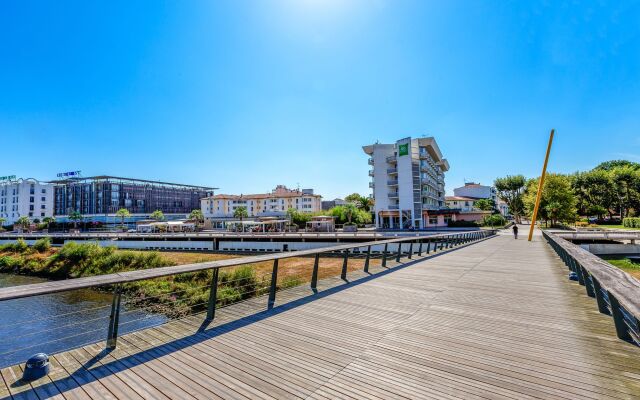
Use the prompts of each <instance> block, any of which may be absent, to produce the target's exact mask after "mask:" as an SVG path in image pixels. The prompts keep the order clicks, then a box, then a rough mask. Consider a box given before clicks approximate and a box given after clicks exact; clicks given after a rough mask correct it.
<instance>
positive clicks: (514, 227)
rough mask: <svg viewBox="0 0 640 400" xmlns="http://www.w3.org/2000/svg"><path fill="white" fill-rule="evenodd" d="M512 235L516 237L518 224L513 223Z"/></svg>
mask: <svg viewBox="0 0 640 400" xmlns="http://www.w3.org/2000/svg"><path fill="white" fill-rule="evenodd" d="M513 237H514V238H516V239H518V225H516V224H513Z"/></svg>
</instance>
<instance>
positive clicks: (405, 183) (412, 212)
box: [363, 137, 455, 229]
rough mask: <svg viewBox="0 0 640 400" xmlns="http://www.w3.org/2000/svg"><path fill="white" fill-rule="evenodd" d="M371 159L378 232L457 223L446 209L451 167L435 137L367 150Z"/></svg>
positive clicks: (375, 145) (408, 139)
mask: <svg viewBox="0 0 640 400" xmlns="http://www.w3.org/2000/svg"><path fill="white" fill-rule="evenodd" d="M363 150H364V152H365V153H366V154H368V155H369V161H368V162H369V165H371V166H372V169H371V170H370V171H369V176H371V177H372V181H371V182H370V183H369V187H370V188H372V189H373V197H374V199H375V222H376V227H378V228H387V229H409V228H415V229H422V228H430V227H440V226H447V223H448V222H449V220H450V219H452V218H453V219H455V216H454V215H453V214H451V213H450V212H449V211H448V210H447V208H446V207H445V198H444V194H445V190H444V173H445V172H446V171H448V170H449V163H448V162H447V160H446V159H445V158H444V157H442V153H441V152H440V148H438V144H437V143H436V140H435V139H434V138H433V137H425V138H418V139H412V138H410V137H408V138H404V139H400V140H398V141H397V142H396V143H391V144H382V143H376V144H372V145H368V146H364V147H363Z"/></svg>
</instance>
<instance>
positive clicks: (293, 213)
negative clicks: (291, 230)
mask: <svg viewBox="0 0 640 400" xmlns="http://www.w3.org/2000/svg"><path fill="white" fill-rule="evenodd" d="M287 217H288V218H289V221H291V223H292V224H295V225H297V226H298V228H304V227H305V226H306V225H307V222H309V221H311V214H309V213H304V212H300V211H298V210H296V209H295V208H293V207H291V208H289V209H288V210H287Z"/></svg>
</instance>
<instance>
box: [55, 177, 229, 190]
mask: <svg viewBox="0 0 640 400" xmlns="http://www.w3.org/2000/svg"><path fill="white" fill-rule="evenodd" d="M112 179H113V180H119V181H127V182H143V183H151V184H156V185H163V186H175V187H181V188H191V189H204V190H218V189H219V188H216V187H208V186H198V185H185V184H182V183H171V182H162V181H152V180H147V179H136V178H124V177H121V176H110V175H96V176H87V177H78V178H68V179H56V180H51V181H47V182H46V183H54V184H66V183H73V182H82V181H90V180H93V181H96V180H112Z"/></svg>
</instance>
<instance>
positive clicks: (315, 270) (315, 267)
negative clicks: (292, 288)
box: [311, 253, 320, 290]
mask: <svg viewBox="0 0 640 400" xmlns="http://www.w3.org/2000/svg"><path fill="white" fill-rule="evenodd" d="M319 266H320V253H316V258H315V260H314V261H313V273H312V274H311V289H313V290H316V288H317V287H318V267H319Z"/></svg>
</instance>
